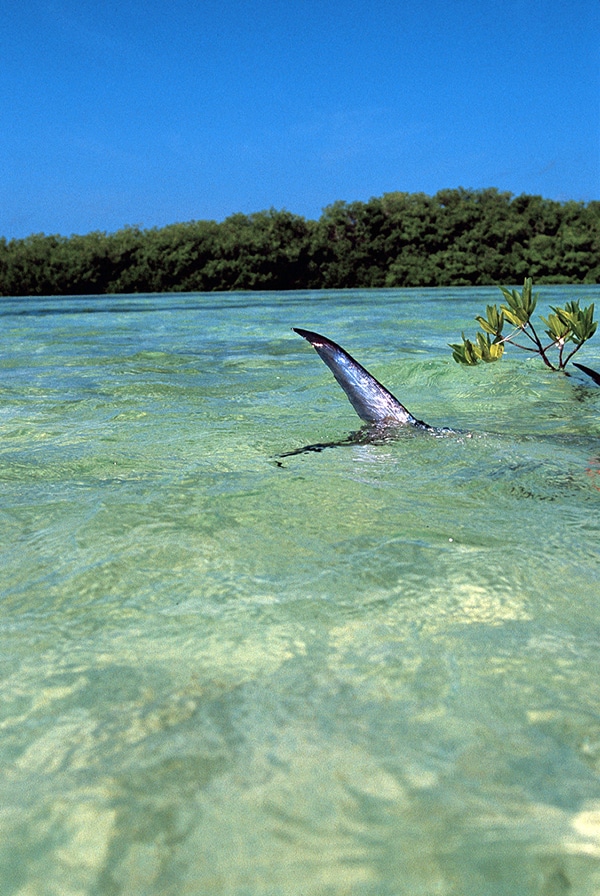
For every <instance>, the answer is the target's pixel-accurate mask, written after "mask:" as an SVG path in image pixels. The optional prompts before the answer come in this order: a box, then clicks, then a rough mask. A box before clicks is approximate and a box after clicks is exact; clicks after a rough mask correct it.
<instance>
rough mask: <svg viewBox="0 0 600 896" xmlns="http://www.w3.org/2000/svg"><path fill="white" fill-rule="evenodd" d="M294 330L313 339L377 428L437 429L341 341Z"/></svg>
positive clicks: (353, 400) (362, 414) (364, 417)
mask: <svg viewBox="0 0 600 896" xmlns="http://www.w3.org/2000/svg"><path fill="white" fill-rule="evenodd" d="M292 329H293V331H294V333H297V334H298V335H299V336H302V338H303V339H306V341H307V342H309V343H310V344H311V345H312V347H313V348H314V350H315V351H316V353H317V354H318V355H319V357H320V358H321V360H322V361H324V362H325V364H326V365H327V366H328V367H329V369H330V370H331V372H332V373H333V375H334V377H335V378H336V380H337V382H338V383H339V385H340V386H341V387H342V389H343V390H344V392H345V393H346V396H347V398H348V400H349V402H350V404H351V405H352V407H353V408H354V410H355V411H356V413H357V414H358V416H359V417H360V419H361V420H364V421H365V423H369V424H372V425H375V426H377V427H396V426H406V425H408V426H413V427H415V428H417V429H422V430H427V431H428V432H437V431H438V430H436V429H435V427H433V426H429V424H428V423H424V422H423V420H418V419H417V418H416V417H415V416H414V415H413V414H411V412H410V411H409V410H407V408H405V407H404V405H403V404H402V403H401V402H399V401H398V399H397V398H396V396H395V395H392V393H391V392H390V391H389V389H386V388H385V386H383V385H382V384H381V383H380V382H379V380H376V379H375V377H374V376H373V375H372V374H370V373H369V371H368V370H366V369H365V368H364V367H363V366H362V364H359V363H358V361H356V360H355V359H354V358H353V357H352V355H350V354H348V352H347V351H346V350H345V349H343V348H342V347H341V345H338V344H337V342H333V340H331V339H328V338H327V337H326V336H321V335H320V334H319V333H313V332H312V330H303V329H301V328H300V327H292Z"/></svg>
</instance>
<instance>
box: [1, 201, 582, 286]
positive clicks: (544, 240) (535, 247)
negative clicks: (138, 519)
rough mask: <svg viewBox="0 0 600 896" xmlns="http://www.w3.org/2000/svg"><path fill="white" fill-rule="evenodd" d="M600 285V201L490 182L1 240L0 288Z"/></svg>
mask: <svg viewBox="0 0 600 896" xmlns="http://www.w3.org/2000/svg"><path fill="white" fill-rule="evenodd" d="M525 276H531V277H532V278H533V279H534V281H535V282H536V283H598V282H600V202H598V201H593V202H589V203H583V202H575V201H568V202H557V201H554V200H550V199H544V198H542V197H541V196H531V195H526V194H523V195H520V196H514V195H513V194H511V193H508V192H501V191H499V190H497V189H495V188H490V189H486V190H467V189H463V188H458V189H448V190H441V191H440V192H438V193H436V194H435V196H428V195H426V194H424V193H387V194H385V195H384V196H382V197H379V198H373V199H370V200H369V201H368V202H350V203H347V202H335V203H334V204H333V205H330V206H328V207H327V208H326V209H325V210H324V211H323V214H322V215H321V217H320V218H319V220H317V221H312V220H307V219H305V218H303V217H300V216H298V215H294V214H292V213H291V212H288V211H285V210H283V211H276V210H274V209H271V210H270V211H262V212H257V213H255V214H250V215H245V214H235V215H232V216H231V217H229V218H227V219H225V220H224V221H223V222H221V223H217V222H215V221H191V222H189V223H182V224H173V225H170V226H168V227H162V228H153V229H141V228H139V227H126V228H124V229H123V230H119V231H117V232H116V233H104V232H93V233H88V234H86V235H83V236H79V235H74V236H70V237H65V236H49V235H45V234H35V235H32V236H29V237H27V238H25V239H19V240H15V239H13V240H6V239H0V294H2V295H15V296H16V295H85V294H94V293H133V292H163V291H164V292H166V291H212V290H241V289H245V290H258V289H261V290H262V289H321V288H347V287H353V288H361V287H364V288H372V287H383V286H386V287H395V286H402V287H406V286H462V285H465V286H477V285H489V284H505V283H522V282H523V278H524V277H525Z"/></svg>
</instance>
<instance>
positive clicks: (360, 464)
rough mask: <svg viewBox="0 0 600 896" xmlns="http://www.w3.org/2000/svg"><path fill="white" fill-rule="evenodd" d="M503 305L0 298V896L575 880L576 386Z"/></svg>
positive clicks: (587, 729) (398, 888)
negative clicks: (300, 330)
mask: <svg viewBox="0 0 600 896" xmlns="http://www.w3.org/2000/svg"><path fill="white" fill-rule="evenodd" d="M584 289H585V290H587V291H586V292H585V298H587V299H592V300H593V298H594V297H595V293H597V292H598V288H597V287H590V288H588V287H586V288H583V287H577V288H575V289H574V290H572V291H568V296H567V297H571V292H573V293H577V295H578V296H579V295H580V294H581V295H582V297H584V293H582V290H584ZM561 290H563V291H562V292H561ZM566 292H567V290H566V288H563V287H561V288H552V289H550V288H547V289H546V290H545V291H544V290H543V291H542V293H543V296H544V298H545V300H546V301H548V302H552V303H556V302H561V301H563V300H564V297H565V293H566ZM495 300H496V296H495V291H494V290H449V291H443V290H423V291H418V290H407V291H389V292H385V291H380V292H373V293H365V292H363V293H360V292H359V293H352V292H349V293H345V292H341V293H317V294H312V293H289V294H281V295H276V294H268V295H256V294H248V295H243V294H239V295H232V296H222V297H215V296H214V295H211V296H207V297H203V296H189V297H186V296H174V297H171V296H151V297H143V296H140V297H113V298H108V299H103V298H94V297H85V299H81V300H78V299H68V300H67V299H40V300H27V299H24V300H18V301H17V300H10V301H9V300H2V301H1V302H0V314H1V315H3V321H4V324H3V326H4V334H5V335H4V342H3V354H2V358H1V359H0V366H1V367H2V379H1V382H0V427H1V432H2V440H1V442H0V451H1V467H0V471H1V476H2V496H3V498H2V504H1V506H0V544H1V545H2V548H1V549H0V551H1V554H2V573H1V576H0V582H1V585H0V588H1V594H2V613H1V615H0V628H1V630H2V634H3V639H2V643H3V651H2V656H1V658H0V668H1V671H2V675H1V679H0V696H1V701H0V730H1V732H2V737H1V739H0V758H1V760H2V761H1V763H0V768H1V769H2V771H1V772H0V794H1V802H0V805H1V806H2V810H1V812H0V828H1V830H2V837H1V838H0V880H1V881H2V887H0V889H1V891H2V893H3V894H4V893H6V894H18V896H32V894H36V896H37V894H40V896H41V894H44V896H45V894H69V896H70V894H97V896H113V894H117V893H123V894H128V896H129V894H145V896H148V894H151V896H154V894H156V896H163V894H167V896H171V894H172V896H179V894H181V893H190V894H198V896H204V894H211V896H212V894H215V893H223V894H235V896H238V894H239V896H249V894H252V896H254V894H261V896H262V894H269V896H271V894H277V896H279V894H286V896H287V894H290V896H296V894H297V896H312V894H314V896H322V894H335V896H337V894H340V896H341V894H361V896H397V894H408V896H416V894H431V893H439V894H452V896H463V894H467V896H469V894H473V896H475V894H477V896H480V894H482V893H485V894H487V893H490V894H492V893H493V894H507V896H508V894H510V896H513V894H515V896H516V894H519V896H521V894H542V896H557V894H586V896H587V894H590V896H592V894H596V893H597V892H598V891H599V890H600V862H599V859H600V713H599V710H598V707H599V706H600V679H599V677H598V674H597V669H598V659H597V658H598V648H599V640H600V624H599V623H600V614H599V612H598V594H599V593H600V592H599V588H598V585H599V569H600V563H599V555H598V543H599V542H598V536H599V534H600V522H599V520H600V515H599V512H598V510H599V506H600V494H599V491H600V489H599V487H598V486H599V482H598V481H597V480H598V478H599V477H598V475H597V474H598V468H599V467H598V432H599V424H598V409H599V406H600V392H599V391H598V389H597V387H595V386H594V385H593V384H591V385H590V383H589V382H584V378H583V375H582V376H581V377H579V376H575V377H572V378H568V377H564V376H561V375H556V374H552V373H551V372H547V371H546V370H545V369H544V368H543V367H541V366H540V365H538V364H537V363H536V362H535V361H529V360H527V359H525V360H524V359H523V357H521V356H519V357H517V358H513V357H509V358H508V359H506V360H505V361H503V362H502V363H501V364H498V365H489V366H486V367H484V368H476V369H474V370H470V369H469V370H466V369H463V368H460V367H459V366H458V365H456V364H454V362H453V361H452V359H451V356H450V351H449V349H448V348H447V343H448V342H449V341H452V340H453V339H455V338H456V335H457V333H460V331H461V330H462V329H464V328H466V327H467V326H468V325H469V322H470V321H471V320H472V318H473V316H474V314H476V313H478V312H479V311H480V309H481V307H482V306H483V305H485V303H486V302H488V301H495ZM28 303H29V304H28ZM79 303H82V304H79ZM107 312H110V313H107ZM141 312H143V313H141ZM293 325H295V326H309V327H314V328H316V329H317V330H319V331H320V332H323V333H326V334H328V335H330V336H331V338H333V339H336V341H339V342H340V343H341V344H342V345H344V346H345V347H347V348H348V350H349V351H351V352H352V354H353V355H354V356H355V357H357V359H358V360H360V361H361V362H362V363H364V364H365V365H366V366H367V367H368V368H369V369H370V370H371V371H372V372H373V373H374V374H375V375H376V376H377V377H378V378H379V379H380V380H381V381H382V382H384V383H385V384H386V385H389V387H390V388H391V389H392V391H393V392H394V393H395V394H396V395H397V396H398V398H399V399H400V400H401V401H405V400H406V402H407V404H408V406H409V407H411V409H414V411H415V412H416V413H417V414H418V416H419V417H423V419H426V420H427V421H428V422H430V423H432V424H433V425H436V426H449V427H452V428H453V429H455V430H456V432H452V433H447V434H445V435H444V437H443V438H436V437H433V436H432V435H431V434H428V433H421V432H415V431H413V430H401V431H400V432H398V433H397V434H396V437H394V438H388V437H387V436H386V437H382V438H371V437H370V435H369V434H368V433H365V431H364V430H359V429H358V426H359V421H358V420H357V418H356V416H355V415H354V414H353V412H352V409H351V408H350V406H349V405H348V404H347V402H346V399H345V397H344V396H343V394H342V393H341V391H340V390H339V388H338V387H337V385H336V383H335V382H334V381H333V378H332V377H331V374H330V373H329V371H327V370H326V368H325V367H324V366H323V365H322V364H321V362H320V361H319V359H318V358H317V357H316V356H315V355H314V352H312V351H311V350H310V349H309V348H308V347H307V346H306V344H305V343H303V342H302V341H301V340H300V339H298V337H296V336H295V335H294V334H292V333H291V330H290V327H291V326H293ZM593 351H596V355H594V354H593ZM582 360H583V359H582ZM585 360H586V361H588V362H589V363H590V365H591V366H592V367H596V368H597V367H598V363H599V362H598V354H597V349H594V347H593V343H592V345H591V346H590V347H589V348H588V349H587V355H586V359H585ZM357 432H358V433H359V435H358V436H356V435H355V436H352V435H351V434H353V433H357ZM306 446H310V447H311V448H312V449H313V450H309V451H307V450H305V448H306ZM324 446H327V450H324ZM303 449H304V450H303ZM317 449H318V450H317Z"/></svg>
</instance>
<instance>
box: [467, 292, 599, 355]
mask: <svg viewBox="0 0 600 896" xmlns="http://www.w3.org/2000/svg"><path fill="white" fill-rule="evenodd" d="M500 291H501V292H502V295H503V296H504V298H505V299H506V304H505V305H500V308H498V307H497V306H496V305H488V306H487V308H486V317H483V316H482V315H477V317H476V318H475V320H476V321H477V322H478V324H479V326H480V328H481V329H482V330H483V332H482V333H477V334H476V339H477V341H476V342H472V341H471V340H470V339H468V338H467V337H466V336H465V334H464V333H463V334H462V340H463V341H462V343H457V344H451V345H450V348H451V349H452V357H453V358H454V360H455V361H456V362H457V363H458V364H469V365H474V364H478V363H479V361H487V362H490V361H499V360H500V358H501V357H502V355H503V353H504V346H505V344H506V343H507V342H510V343H511V344H512V345H515V346H516V347H517V348H521V349H524V350H525V351H530V352H531V351H533V352H536V353H537V354H539V355H540V357H541V358H542V360H543V362H544V364H546V366H547V367H550V368H551V369H552V370H564V368H565V367H566V365H567V364H568V362H569V361H570V360H571V358H572V357H573V355H574V354H575V353H576V352H577V351H579V349H580V348H581V346H582V345H583V344H584V342H587V341H588V339H591V338H592V336H593V335H594V333H595V332H596V328H597V326H598V324H597V323H596V322H595V321H594V304H593V303H592V304H591V305H588V306H587V307H586V308H580V306H579V300H575V301H570V302H567V303H566V305H565V307H564V308H554V307H553V306H551V311H552V313H551V314H549V315H548V317H547V318H546V317H542V321H543V322H544V324H545V325H546V331H545V332H546V335H547V336H548V338H549V339H550V343H549V344H548V345H543V344H542V342H541V339H540V337H539V336H538V333H537V331H536V329H535V326H534V324H533V323H532V322H531V317H532V315H533V312H534V311H535V308H536V305H537V302H538V298H539V293H534V292H533V281H532V279H531V277H526V278H525V282H524V284H523V289H522V290H521V292H518V290H516V289H512V290H509V289H506V288H505V287H504V286H501V287H500ZM506 321H508V323H509V324H511V325H512V326H513V327H514V328H515V329H514V330H513V332H512V333H510V334H509V335H508V336H503V335H502V330H503V328H504V324H505V322H506ZM517 334H521V335H523V336H524V337H525V338H526V339H527V340H528V344H527V345H521V344H520V343H518V342H515V337H516V336H517ZM491 337H493V338H491ZM570 342H571V343H573V345H574V346H575V348H573V350H572V351H567V352H565V347H566V346H567V344H568V343H570ZM550 349H556V350H557V351H558V358H557V359H556V363H554V362H553V361H552V360H551V359H550V357H549V356H548V351H549V350H550Z"/></svg>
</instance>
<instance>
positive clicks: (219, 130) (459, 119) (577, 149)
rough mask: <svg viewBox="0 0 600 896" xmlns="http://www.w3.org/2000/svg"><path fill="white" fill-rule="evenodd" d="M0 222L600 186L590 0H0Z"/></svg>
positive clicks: (63, 223)
mask: <svg viewBox="0 0 600 896" xmlns="http://www.w3.org/2000/svg"><path fill="white" fill-rule="evenodd" d="M1 6H2V29H1V31H0V52H1V58H2V75H1V81H2V89H1V90H0V110H1V115H2V124H3V127H2V135H1V136H0V236H5V237H7V238H12V237H22V236H26V235H27V234H30V233H42V232H44V233H61V234H64V235H70V234H71V233H87V232H89V231H91V230H104V231H109V232H110V231H114V230H117V229H119V228H120V227H123V226H126V225H139V226H142V227H154V226H158V227H160V226H164V225H166V224H169V223H174V222H176V221H189V220H194V219H216V220H222V219H223V218H224V217H226V216H227V215H230V214H233V213H234V212H238V211H242V212H246V213H250V212H253V211H260V210H262V209H267V208H271V207H273V208H277V209H280V208H286V209H288V210H289V211H291V212H294V213H296V214H300V215H303V216H305V217H308V218H318V217H319V215H320V214H321V211H322V209H323V208H324V207H325V206H327V205H329V204H331V203H332V202H334V201H335V200H337V199H344V200H347V201H352V200H355V199H358V200H367V199H369V197H371V196H381V195H382V194H383V193H386V192H392V191H395V190H400V191H405V192H418V191H423V192H425V193H429V194H433V193H435V192H436V191H437V190H439V189H443V188H445V187H457V186H464V187H468V188H484V187H490V186H494V187H498V188H499V189H501V190H508V191H510V192H512V193H515V194H519V193H534V194H541V195H542V196H545V197H547V198H552V199H559V200H567V199H576V200H583V201H585V202H587V201H589V200H592V199H600V66H599V59H600V52H599V48H600V0H419V2H414V0H413V2H409V0H394V2H392V0H379V2H378V0H344V2H337V0H296V2H286V0H254V2H249V0H248V2H246V0H195V2H193V0H169V2H166V0H165V2H157V0H46V2H42V0H22V2H21V3H18V4H17V3H12V2H9V0H5V2H3V3H2V4H1Z"/></svg>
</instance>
